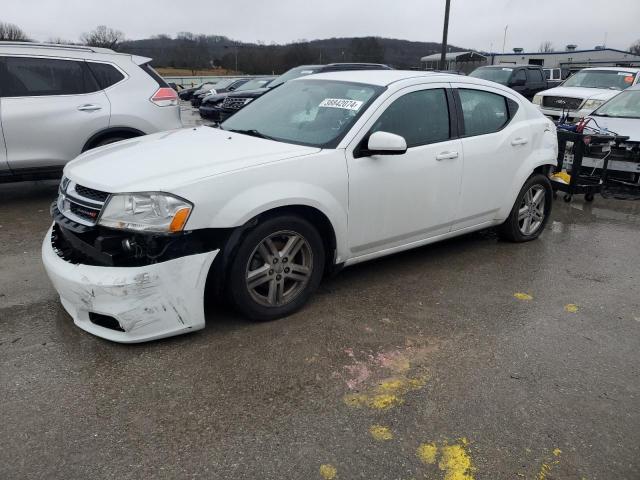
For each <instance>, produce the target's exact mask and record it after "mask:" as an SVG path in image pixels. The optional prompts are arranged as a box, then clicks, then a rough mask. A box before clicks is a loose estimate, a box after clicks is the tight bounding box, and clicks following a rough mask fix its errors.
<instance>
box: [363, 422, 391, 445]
mask: <svg viewBox="0 0 640 480" xmlns="http://www.w3.org/2000/svg"><path fill="white" fill-rule="evenodd" d="M369 433H370V434H371V436H372V437H373V438H374V440H378V441H379V442H383V441H385V440H391V439H392V438H393V433H392V432H391V430H390V429H389V427H385V426H384V425H372V426H371V427H369Z"/></svg>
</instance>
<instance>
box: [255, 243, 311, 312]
mask: <svg viewBox="0 0 640 480" xmlns="http://www.w3.org/2000/svg"><path fill="white" fill-rule="evenodd" d="M312 271H313V251H312V250H311V246H310V245H309V242H308V241H307V240H306V239H305V238H304V237H303V236H302V235H300V234H299V233H296V232H293V231H279V232H275V233H273V234H271V235H269V236H268V237H266V238H264V239H263V240H262V241H261V242H260V243H259V244H258V245H257V246H256V248H255V249H254V250H253V252H252V253H251V255H250V256H249V261H248V262H247V268H246V276H245V278H246V286H247V290H248V291H249V293H250V295H251V297H252V298H253V299H254V300H255V301H256V302H258V303H259V304H261V305H264V306H267V307H279V306H282V305H286V304H287V303H289V302H291V301H292V300H293V299H294V298H296V297H297V296H298V295H299V294H300V292H302V291H303V290H304V289H305V287H306V286H307V284H308V283H309V280H310V278H311V274H312Z"/></svg>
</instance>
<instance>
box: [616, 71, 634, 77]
mask: <svg viewBox="0 0 640 480" xmlns="http://www.w3.org/2000/svg"><path fill="white" fill-rule="evenodd" d="M618 75H622V76H623V77H627V76H629V77H630V76H631V75H633V73H631V72H618Z"/></svg>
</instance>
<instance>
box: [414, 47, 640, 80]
mask: <svg viewBox="0 0 640 480" xmlns="http://www.w3.org/2000/svg"><path fill="white" fill-rule="evenodd" d="M420 61H421V62H423V64H424V68H425V69H427V70H429V69H441V70H458V71H462V72H465V73H469V72H471V71H473V70H474V69H476V68H477V67H481V66H483V65H502V64H525V65H540V66H542V67H545V68H562V69H566V70H579V69H582V68H586V67H640V55H634V54H633V53H631V52H627V51H624V50H617V49H615V48H605V47H596V48H594V49H591V50H578V49H577V48H576V46H575V45H567V49H566V50H564V51H560V52H523V51H522V49H519V48H515V49H514V53H478V52H471V51H468V52H450V53H447V54H446V56H445V67H444V68H442V67H440V54H439V53H436V54H433V55H427V56H425V57H422V58H421V59H420Z"/></svg>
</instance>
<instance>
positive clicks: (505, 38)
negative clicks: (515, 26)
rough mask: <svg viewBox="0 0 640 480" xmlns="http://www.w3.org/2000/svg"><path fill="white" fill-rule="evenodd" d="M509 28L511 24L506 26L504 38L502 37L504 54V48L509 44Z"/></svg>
mask: <svg viewBox="0 0 640 480" xmlns="http://www.w3.org/2000/svg"><path fill="white" fill-rule="evenodd" d="M507 28H509V25H506V26H505V27H504V38H503V39H502V53H503V54H504V48H505V46H506V45H507Z"/></svg>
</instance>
